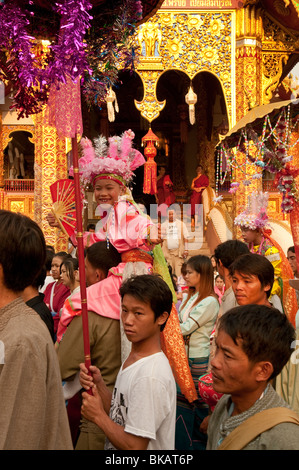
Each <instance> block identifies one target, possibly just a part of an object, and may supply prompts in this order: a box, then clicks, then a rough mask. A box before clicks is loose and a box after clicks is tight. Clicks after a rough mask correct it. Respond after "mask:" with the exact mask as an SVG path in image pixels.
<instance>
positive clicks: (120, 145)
mask: <svg viewBox="0 0 299 470" xmlns="http://www.w3.org/2000/svg"><path fill="white" fill-rule="evenodd" d="M134 137H135V134H134V132H133V131H131V130H127V131H125V132H124V133H123V134H122V135H121V136H120V137H119V136H113V137H109V138H108V141H107V139H106V138H105V137H104V136H99V137H97V138H95V139H94V140H93V143H94V145H93V144H92V142H91V141H90V140H89V139H87V138H85V137H83V138H82V139H81V142H80V145H81V149H82V157H81V158H80V159H79V175H80V180H81V183H82V185H83V186H84V187H86V186H89V185H90V184H92V185H95V182H96V181H97V180H98V179H111V180H113V181H116V182H117V183H119V184H121V185H123V186H127V185H128V184H129V183H130V182H131V180H132V178H133V176H134V173H133V171H134V170H135V169H136V168H138V167H139V166H141V165H143V164H144V163H145V159H144V157H143V155H142V154H141V153H140V152H139V151H138V150H136V149H133V148H132V140H133V139H134ZM72 171H73V170H72ZM70 174H72V173H71V171H70Z"/></svg>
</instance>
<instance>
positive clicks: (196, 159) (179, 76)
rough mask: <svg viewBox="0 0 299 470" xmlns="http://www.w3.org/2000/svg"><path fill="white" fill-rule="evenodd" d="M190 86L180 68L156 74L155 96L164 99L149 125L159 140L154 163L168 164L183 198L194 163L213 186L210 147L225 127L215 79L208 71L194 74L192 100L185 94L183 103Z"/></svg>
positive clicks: (212, 150)
mask: <svg viewBox="0 0 299 470" xmlns="http://www.w3.org/2000/svg"><path fill="white" fill-rule="evenodd" d="M190 85H191V81H190V79H189V77H188V76H187V75H186V74H185V73H184V72H182V71H178V70H169V71H167V72H165V73H164V74H163V75H162V76H161V77H160V79H159V81H158V84H157V99H158V100H159V101H163V100H165V99H166V105H165V107H164V109H163V110H162V111H161V114H160V116H159V117H158V119H156V120H155V121H154V122H153V126H152V127H153V131H154V132H155V134H156V135H158V136H159V135H160V136H161V142H162V145H161V151H160V153H159V155H158V156H157V158H156V160H157V163H160V162H161V163H162V164H165V165H166V166H167V167H168V171H169V174H170V177H171V178H172V180H173V183H174V190H175V192H176V195H177V197H178V198H179V199H180V198H184V199H185V200H187V199H188V197H189V188H190V185H191V182H192V179H193V178H194V177H195V175H196V173H195V169H196V166H197V164H198V163H200V164H201V165H203V167H204V170H205V172H206V173H207V175H208V176H209V179H210V184H211V186H213V187H214V184H215V154H214V153H215V152H214V149H215V145H216V144H217V142H218V140H219V133H223V132H225V131H226V130H228V117H227V110H226V104H225V99H224V95H223V91H222V87H221V84H220V82H219V80H218V78H217V77H216V76H215V75H213V74H211V73H209V72H200V73H198V74H197V75H196V76H195V77H194V79H193V80H192V89H193V91H194V93H195V96H196V97H195V100H193V101H192V96H191V97H187V101H188V103H190V104H187V102H186V95H187V94H188V92H189V93H190ZM194 101H196V102H195V103H194ZM192 103H194V107H193V106H192Z"/></svg>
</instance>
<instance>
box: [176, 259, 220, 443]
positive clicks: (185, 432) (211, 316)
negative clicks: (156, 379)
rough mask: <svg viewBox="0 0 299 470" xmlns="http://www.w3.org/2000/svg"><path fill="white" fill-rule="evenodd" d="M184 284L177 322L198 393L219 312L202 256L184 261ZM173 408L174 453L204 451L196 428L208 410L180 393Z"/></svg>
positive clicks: (211, 278) (199, 401) (209, 270)
mask: <svg viewBox="0 0 299 470" xmlns="http://www.w3.org/2000/svg"><path fill="white" fill-rule="evenodd" d="M186 281H187V284H188V287H189V292H188V296H187V298H186V300H184V302H183V303H182V305H181V306H180V311H179V320H180V326H181V331H182V334H183V337H184V340H185V344H186V351H187V355H188V361H189V367H190V370H191V374H192V378H193V381H194V385H195V388H196V390H198V379H199V377H200V376H202V375H203V374H205V373H206V371H207V368H208V362H209V353H210V336H211V333H212V331H213V328H214V325H215V322H216V318H217V315H218V311H219V302H218V299H217V296H216V294H215V292H214V273H213V266H212V263H211V260H210V258H208V257H207V256H204V255H197V256H193V257H191V258H190V259H189V260H188V261H187V269H186ZM177 404H178V406H177V431H176V449H178V450H180V449H181V450H183V449H190V450H196V449H204V448H205V446H206V440H207V437H206V435H205V434H203V433H201V432H200V431H199V427H200V424H201V422H202V420H203V419H204V418H205V417H206V416H207V414H208V406H207V405H206V404H205V403H204V401H203V400H202V399H200V397H198V399H197V400H196V401H194V402H193V403H191V404H190V403H188V401H187V400H186V399H185V398H184V397H183V396H182V394H181V393H180V391H179V392H178V397H177ZM190 441H191V442H190Z"/></svg>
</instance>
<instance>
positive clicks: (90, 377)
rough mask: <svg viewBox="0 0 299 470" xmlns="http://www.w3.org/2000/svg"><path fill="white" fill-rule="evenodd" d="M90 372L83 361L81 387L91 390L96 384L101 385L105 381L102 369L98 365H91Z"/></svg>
mask: <svg viewBox="0 0 299 470" xmlns="http://www.w3.org/2000/svg"><path fill="white" fill-rule="evenodd" d="M89 372H90V373H88V369H87V367H86V366H85V364H84V363H81V364H80V384H81V387H82V388H84V389H85V390H89V389H90V388H91V387H93V386H94V385H96V386H99V385H101V384H102V382H103V378H102V375H101V372H100V369H98V368H97V367H96V366H90V367H89Z"/></svg>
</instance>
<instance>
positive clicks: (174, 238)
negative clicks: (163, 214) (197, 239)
mask: <svg viewBox="0 0 299 470" xmlns="http://www.w3.org/2000/svg"><path fill="white" fill-rule="evenodd" d="M167 215H168V220H166V221H165V222H163V223H162V225H161V235H162V239H163V244H162V250H163V253H164V256H165V259H166V261H167V263H168V265H169V266H170V267H171V269H172V273H173V274H176V275H177V277H179V276H180V275H181V268H182V265H183V263H184V260H185V258H186V257H187V256H188V238H189V233H188V230H187V227H186V224H185V223H184V222H182V221H181V220H179V219H178V218H177V217H176V212H175V210H174V209H172V208H169V209H168V211H167Z"/></svg>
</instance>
